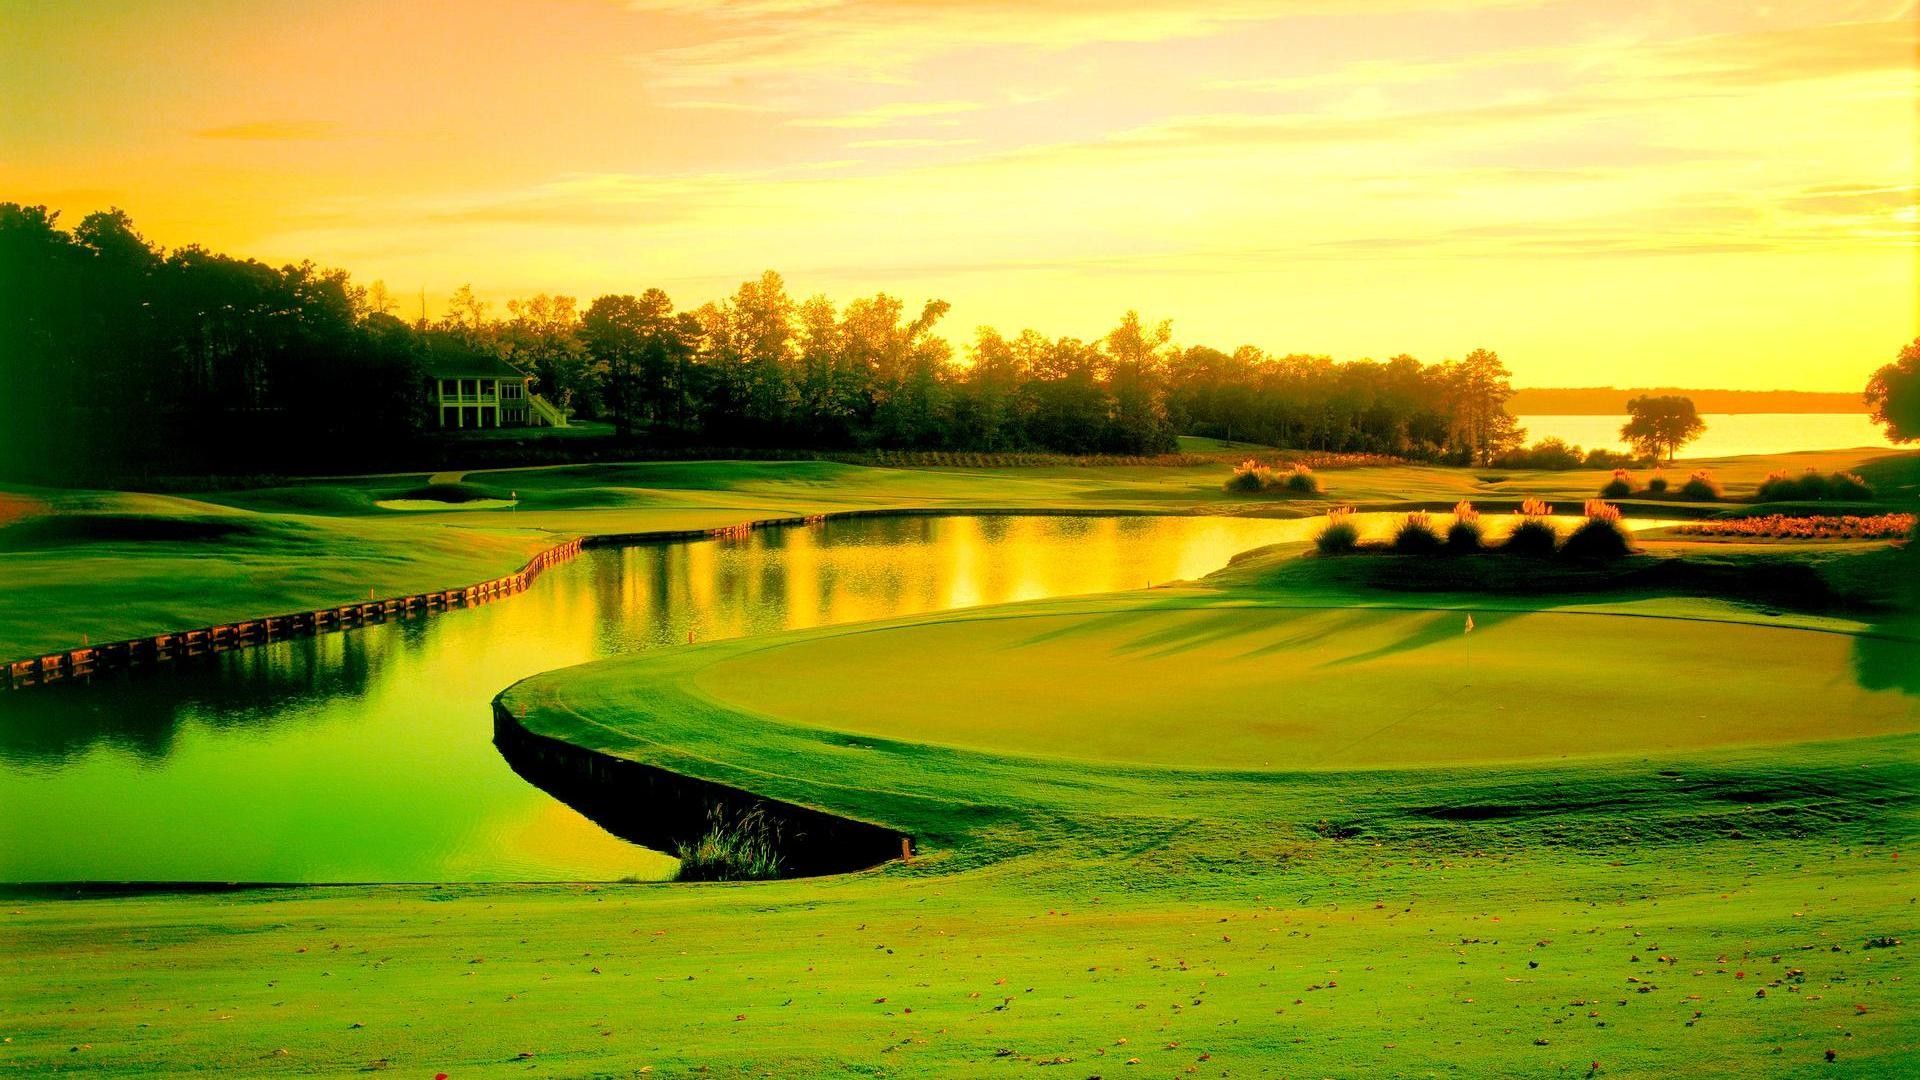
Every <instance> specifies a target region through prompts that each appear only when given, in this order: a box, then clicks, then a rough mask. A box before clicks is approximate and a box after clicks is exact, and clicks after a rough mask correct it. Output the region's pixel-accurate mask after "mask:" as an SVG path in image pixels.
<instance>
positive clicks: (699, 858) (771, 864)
mask: <svg viewBox="0 0 1920 1080" xmlns="http://www.w3.org/2000/svg"><path fill="white" fill-rule="evenodd" d="M673 856H674V858H676V859H679V860H680V869H679V870H678V872H676V873H675V874H674V880H675V881H764V880H767V879H768V878H776V877H779V876H780V826H779V823H778V822H776V821H774V820H773V819H772V818H771V817H769V816H767V814H766V812H765V811H764V810H762V809H761V808H760V807H758V806H756V807H754V808H753V809H751V810H749V811H747V812H746V813H744V814H741V815H739V816H738V817H734V818H731V819H729V818H728V817H727V814H726V811H725V810H723V809H721V808H720V807H718V806H715V807H713V808H712V809H710V810H708V811H707V831H706V832H705V833H704V834H702V835H701V837H700V839H698V840H696V841H694V842H693V843H691V844H684V843H683V844H676V845H674V849H673Z"/></svg>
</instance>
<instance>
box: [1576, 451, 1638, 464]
mask: <svg viewBox="0 0 1920 1080" xmlns="http://www.w3.org/2000/svg"><path fill="white" fill-rule="evenodd" d="M1638 462H1639V459H1637V458H1635V457H1634V456H1633V455H1632V454H1623V453H1621V452H1620V451H1618V450H1608V449H1607V448H1605V447H1600V448H1598V449H1594V450H1589V451H1587V460H1586V466H1587V468H1589V469H1624V468H1627V467H1628V466H1630V465H1635V464H1638Z"/></svg>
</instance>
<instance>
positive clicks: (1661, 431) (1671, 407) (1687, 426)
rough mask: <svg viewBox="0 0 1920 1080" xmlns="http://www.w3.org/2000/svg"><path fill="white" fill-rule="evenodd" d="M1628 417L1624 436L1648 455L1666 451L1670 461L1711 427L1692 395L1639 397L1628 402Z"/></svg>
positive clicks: (1623, 427)
mask: <svg viewBox="0 0 1920 1080" xmlns="http://www.w3.org/2000/svg"><path fill="white" fill-rule="evenodd" d="M1627 416H1628V417H1630V419H1629V420H1628V421H1627V422H1626V424H1624V425H1623V426H1622V427H1621V428H1620V437H1621V438H1623V439H1625V440H1627V441H1628V442H1630V443H1632V444H1633V446H1634V449H1636V450H1638V451H1640V452H1641V453H1642V454H1645V455H1647V456H1648V457H1659V456H1660V454H1661V452H1662V451H1665V452H1666V456H1667V460H1668V461H1672V460H1673V455H1674V453H1675V452H1676V451H1678V450H1679V449H1680V448H1681V447H1682V446H1685V445H1686V444H1688V443H1690V442H1692V441H1693V440H1695V439H1697V438H1699V437H1700V433H1701V432H1703V431H1705V430H1707V422H1706V421H1705V420H1702V419H1700V414H1699V412H1697V411H1696V410H1695V409H1694V407H1693V399H1692V398H1686V397H1677V396H1667V395H1663V396H1660V397H1637V398H1634V399H1633V400H1632V401H1629V402H1627Z"/></svg>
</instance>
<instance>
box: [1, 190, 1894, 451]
mask: <svg viewBox="0 0 1920 1080" xmlns="http://www.w3.org/2000/svg"><path fill="white" fill-rule="evenodd" d="M396 306H397V305H396V304H395V302H394V299H393V297H392V295H391V294H390V293H389V292H388V291H387V288H386V286H385V285H384V284H383V283H380V282H375V283H373V284H372V285H370V286H368V287H366V288H359V287H356V286H355V285H353V284H352V282H351V281H349V280H348V278H347V276H346V274H344V273H342V272H340V271H334V270H326V269H322V268H319V267H316V266H314V265H312V264H310V263H302V264H299V265H290V266H282V267H278V268H275V267H271V266H267V265H265V264H263V263H259V262H255V261H252V260H246V259H234V258H230V257H227V256H224V255H219V254H216V253H213V252H209V251H206V250H204V249H202V248H199V247H191V246H190V247H183V248H179V249H176V250H174V251H171V252H164V251H161V250H160V249H158V248H156V247H155V246H154V245H153V244H151V243H149V242H148V241H147V240H146V239H145V238H144V237H142V236H141V235H140V233H139V232H138V231H137V230H136V229H135V228H134V226H133V222H132V221H131V220H130V219H129V218H128V217H127V215H126V214H125V213H123V212H121V211H119V210H109V211H105V212H103V213H97V214H93V215H89V216H88V217H87V218H86V219H84V220H83V221H82V222H80V224H79V225H78V226H76V227H75V228H73V229H72V230H71V231H68V230H65V229H63V228H62V227H61V225H60V223H59V222H58V221H57V219H56V216H55V215H54V214H51V213H49V212H48V211H47V210H46V209H45V208H43V207H25V206H19V205H15V204H0V366H3V367H4V370H3V371H0V375H4V377H5V380H6V387H7V392H8V394H9V398H10V400H9V415H8V422H7V423H5V424H0V474H4V475H7V476H10V477H17V478H22V479H43V480H44V479H57V480H90V479H92V480H101V479H116V480H125V479H127V478H129V477H132V478H138V477H143V476H161V475H191V474H204V473H208V472H213V473H233V472H235V471H238V470H241V469H244V471H246V472H249V473H267V472H288V473H297V472H316V471H317V472H342V471H350V470H352V469H354V468H356V467H360V466H369V467H370V466H373V465H376V464H378V465H380V466H382V467H389V468H390V467H398V466H401V465H402V464H403V463H405V464H408V465H411V464H412V463H414V462H417V461H420V460H422V459H423V458H432V457H433V456H434V455H439V454H447V453H454V451H451V450H449V449H447V446H448V443H447V440H450V439H459V438H462V436H458V435H445V434H441V433H438V432H432V431H427V430H425V429H426V428H427V427H428V424H427V417H428V413H427V401H426V396H425V390H426V384H425V380H424V378H423V376H422V374H421V370H422V369H421V364H422V361H423V360H424V359H426V358H427V357H428V356H429V354H438V353H441V352H443V351H446V350H461V351H467V352H474V353H481V354H484V355H487V356H490V357H492V358H494V359H497V360H500V361H504V362H506V363H508V364H511V365H513V366H515V367H517V368H518V369H520V370H522V371H525V372H527V373H528V374H530V375H531V376H533V380H534V382H533V385H534V389H535V390H536V391H537V392H539V393H541V394H542V395H543V396H544V397H545V398H546V399H547V400H548V401H550V402H553V403H555V404H557V405H560V406H562V407H565V408H569V409H570V410H571V411H572V412H573V414H574V415H575V416H577V417H581V418H587V419H606V420H610V421H611V422H612V424H613V426H614V429H615V433H616V434H615V435H614V436H613V437H612V438H613V440H614V444H613V445H610V446H604V447H602V448H601V449H599V450H597V451H595V452H603V453H619V452H622V451H624V450H626V449H632V448H644V447H646V446H649V445H661V446H684V445H696V446H739V447H751V446H762V447H795V448H798V447H820V448H867V447H874V448H880V447H909V448H930V449H931V448H953V449H980V450H995V451H1001V450H1015V451H1019V450H1044V451H1056V452H1064V453H1073V454H1096V453H1108V454H1130V455H1134V454H1157V453H1163V452H1167V451H1171V450H1173V449H1174V448H1175V447H1176V446H1177V441H1176V439H1175V435H1176V434H1177V433H1186V434H1195V435H1207V436H1215V437H1219V438H1225V439H1230V440H1234V441H1238V442H1249V443H1263V444H1269V445H1277V446H1284V447H1291V448H1298V449H1304V450H1313V451H1326V452H1370V453H1383V454H1395V455H1401V456H1405V457H1410V458H1417V459H1422V460H1435V461H1448V462H1455V463H1466V462H1470V461H1473V462H1486V461H1490V460H1492V459H1494V458H1496V457H1498V456H1499V455H1501V454H1502V453H1503V452H1506V451H1508V450H1509V449H1510V448H1511V447H1513V446H1514V445H1515V444H1516V443H1517V441H1518V437H1519V432H1518V430H1517V429H1516V427H1515V425H1514V422H1513V418H1512V417H1511V416H1509V415H1508V414H1507V411H1506V400H1507V398H1508V396H1509V395H1510V394H1511V393H1512V390H1511V387H1510V385H1509V380H1508V374H1507V370H1506V368H1505V366H1504V365H1503V364H1502V363H1501V362H1500V358H1499V356H1498V355H1497V354H1495V353H1493V352H1491V351H1489V350H1485V349H1476V350H1474V351H1473V352H1470V353H1468V354H1467V355H1466V356H1464V357H1463V358H1461V359H1460V360H1458V361H1449V362H1445V363H1440V364H1422V363H1421V362H1420V361H1418V360H1416V359H1414V358H1413V357H1411V356H1396V357H1393V358H1392V359H1390V360H1387V361H1385V362H1376V361H1372V360H1356V361H1353V362H1350V363H1335V362H1334V361H1333V359H1332V358H1331V357H1327V356H1310V355H1304V354H1297V353H1296V354H1286V355H1272V354H1268V353H1266V352H1264V351H1262V350H1260V349H1258V348H1255V347H1253V346H1251V345H1242V346H1240V347H1239V348H1236V349H1233V350H1232V351H1230V352H1229V351H1222V350H1219V349H1214V348H1210V347H1207V346H1205V345H1192V346H1181V345H1178V344H1176V343H1175V341H1174V339H1173V328H1172V326H1171V324H1169V323H1166V322H1151V321H1148V320H1144V319H1142V318H1141V317H1140V316H1139V315H1138V314H1137V313H1136V312H1132V311H1129V312H1127V313H1126V314H1125V315H1124V316H1123V317H1122V318H1121V319H1120V321H1119V323H1118V325H1116V326H1115V327H1114V328H1113V329H1112V330H1111V331H1109V332H1108V333H1106V334H1103V335H1101V337H1100V338H1099V339H1097V340H1095V341H1082V340H1079V339H1076V338H1068V337H1049V336H1047V335H1045V334H1042V333H1040V332H1039V331H1036V330H1023V331H1021V332H1020V333H1019V334H1018V335H1003V334H1001V333H1000V332H999V331H997V330H994V329H992V328H990V327H982V328H980V329H979V330H977V331H976V333H975V334H974V335H973V339H972V342H971V343H970V344H969V345H968V346H966V347H965V348H964V349H963V350H961V352H960V354H959V355H956V353H955V350H954V348H953V347H952V346H951V345H950V344H949V343H948V342H947V340H946V339H945V338H943V337H941V336H940V335H939V334H938V333H936V328H937V326H938V324H939V323H940V321H941V319H942V318H944V317H945V315H946V314H947V304H946V302H945V301H943V300H927V301H925V302H923V303H921V304H919V305H918V307H911V306H909V305H908V304H907V303H906V302H904V301H902V300H901V299H899V298H897V297H894V296H890V295H888V294H886V293H880V294H877V295H874V296H870V297H862V298H859V299H855V300H853V301H851V302H849V303H847V304H846V305H845V306H844V307H838V306H836V305H835V304H834V303H833V302H832V301H831V300H829V299H827V298H826V297H823V296H813V297H809V298H807V299H805V300H802V301H799V302H795V301H794V299H793V298H792V297H791V296H790V295H789V294H788V292H787V288H786V284H785V282H784V281H782V279H781V278H780V275H779V274H776V273H774V272H772V271H767V272H765V273H763V274H761V275H760V276H758V277H756V278H754V279H752V280H750V281H747V282H745V283H743V284H742V285H741V286H740V287H739V288H738V289H737V290H736V291H735V292H734V293H733V294H732V295H731V296H730V297H728V298H727V299H725V300H722V301H719V302H716V303H709V304H706V305H704V306H702V307H700V308H698V309H697V310H694V311H691V312H676V311H675V309H674V305H673V302H672V300H671V299H670V298H669V297H668V296H667V294H666V293H664V292H662V291H660V290H659V289H647V290H644V291H643V292H641V293H640V294H638V295H634V294H627V293H620V294H610V295H607V296H602V297H599V298H597V299H595V300H594V301H593V302H592V303H591V304H589V305H587V307H586V309H585V310H584V311H581V310H579V309H578V307H577V304H576V302H575V300H574V299H573V298H572V297H568V296H559V295H551V294H546V293H542V294H539V295H536V296H533V297H531V298H528V299H524V300H513V301H509V302H508V303H506V304H505V305H504V308H505V315H506V317H505V318H497V317H495V315H494V314H493V308H492V306H491V305H490V304H489V303H488V302H486V301H484V300H482V299H480V298H479V296H478V295H477V294H476V293H475V291H474V289H473V288H472V287H470V286H465V285H463V286H461V287H460V288H459V289H458V290H456V291H455V292H454V294H453V296H452V298H451V300H450V302H449V304H448V306H447V308H446V309H445V314H444V315H443V316H442V317H441V318H439V319H438V320H435V321H431V322H429V321H428V320H427V319H426V318H425V316H424V313H422V317H421V318H420V319H419V321H417V322H414V323H412V324H411V325H410V324H408V323H406V322H402V321H401V320H400V319H397V318H395V317H394V316H393V315H392V314H391V313H390V312H391V311H392V310H393V309H394V308H395V307H396ZM1903 355H1904V354H1903ZM1895 366H1896V367H1898V365H1895ZM1910 368H1911V364H1910V363H1909V364H1908V369H1909V370H1910ZM1897 376H1898V372H1895V373H1894V374H1893V375H1889V377H1888V380H1887V382H1886V386H1887V387H1888V390H1887V395H1886V400H1888V401H1889V402H1892V403H1893V404H1894V405H1895V406H1897V405H1898V404H1899V403H1900V402H1903V401H1908V400H1911V399H1910V398H1909V397H1902V396H1900V395H1902V394H1904V393H1906V391H1905V390H1903V389H1901V387H1905V386H1908V385H1910V384H1911V376H1910V375H1909V376H1906V378H1907V379H1908V381H1907V382H1900V381H1899V377H1897ZM1900 430H1905V431H1912V430H1915V429H1914V428H1913V427H1912V426H1908V427H1904V428H1901V429H1900ZM602 441H603V442H604V441H605V440H602ZM568 445H585V444H584V443H579V442H577V441H575V440H569V441H568ZM509 449H511V444H509ZM547 452H548V453H567V452H570V451H567V450H566V449H565V448H564V447H558V448H554V449H550V450H549V451H547Z"/></svg>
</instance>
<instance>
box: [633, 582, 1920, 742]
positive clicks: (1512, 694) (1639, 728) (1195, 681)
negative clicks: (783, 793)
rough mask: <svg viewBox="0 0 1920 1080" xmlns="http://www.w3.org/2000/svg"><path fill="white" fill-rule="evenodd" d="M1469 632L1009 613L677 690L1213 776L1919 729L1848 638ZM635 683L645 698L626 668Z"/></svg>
mask: <svg viewBox="0 0 1920 1080" xmlns="http://www.w3.org/2000/svg"><path fill="white" fill-rule="evenodd" d="M1464 624H1465V615H1464V614H1463V613H1462V612H1459V611H1451V610H1449V611H1410V610H1378V609H1367V608H1353V609H1344V610H1342V609H1302V608H1289V607H1260V606H1255V607H1221V606H1214V605H1205V604H1197V605H1194V606H1188V607H1177V606H1162V605H1155V604H1153V603H1152V602H1150V601H1149V602H1147V603H1145V604H1139V603H1138V602H1137V601H1136V602H1128V603H1115V604H1111V605H1103V606H1101V607H1099V608H1098V609H1096V610H1093V611H1089V612H1083V613H1076V614H1037V613H1035V614H1028V613H1023V612H1022V611H1021V610H1020V609H1019V608H1013V609H1002V610H1001V611H1000V613H998V614H996V615H993V616H991V617H972V618H969V617H960V618H952V619H948V618H940V619H931V618H930V619H927V620H923V621H915V622H911V623H908V624H905V625H896V626H888V627H883V628H871V627H868V628H851V629H849V630H846V631H843V632H836V633H830V634H826V635H823V636H815V637H808V638H802V639H798V640H793V639H786V640H781V641H777V642H775V643H773V644H769V645H766V646H764V647H761V648H758V649H755V650H753V651H750V652H735V653H730V654H729V655H728V656H726V657H725V658H724V659H720V660H718V661H717V662H714V663H712V664H710V665H708V666H705V667H703V668H700V669H698V673H697V674H696V675H695V676H694V677H693V684H694V686H695V687H697V689H698V691H699V692H700V693H702V694H704V695H706V696H707V697H709V698H710V699H712V700H713V701H715V702H717V703H720V704H723V705H726V706H729V707H732V708H734V709H737V710H739V711H740V712H742V713H747V714H758V715H763V716H767V717H770V718H773V719H777V720H782V721H788V722H792V723H797V724H804V725H808V726H812V727H819V728H829V729H833V730H839V731H849V732H857V733H860V734H864V735H874V736H880V737H884V738H889V739H899V740H907V741H922V742H929V743H937V744H941V745H946V746H955V747H964V748H969V749H977V750H988V751H994V752H1003V753H1015V754H1035V755H1045V756H1054V757H1065V758H1080V759H1088V760H1096V761H1112V762H1130V763H1138V764H1156V765H1174V766H1183V767H1197V768H1220V769H1283V770H1284V769H1303V768H1380V767H1392V766H1407V765H1449V764H1463V763H1469V762H1489V761H1526V760H1535V759H1559V758H1574V757H1591V756H1604V755H1613V754H1626V753H1635V752H1653V751H1661V752H1666V751H1684V750H1697V749H1705V748H1708V747H1715V746H1730V745H1770V744H1778V743H1789V742H1798V741H1805V740H1813V739H1840V738H1851V737H1856V736H1869V735H1881V734H1891V733H1897V732H1904V731H1910V730H1913V728H1914V727H1915V723H1916V705H1915V702H1914V700H1913V699H1912V698H1911V697H1909V696H1907V695H1904V694H1900V693H1896V692H1891V691H1878V692H1875V691H1869V690H1864V689H1862V688H1861V687H1860V686H1859V685H1857V684H1856V683H1855V682H1854V680H1853V679H1852V678H1850V677H1849V676H1848V675H1847V674H1846V672H1847V671H1848V670H1849V659H1848V655H1849V652H1850V650H1851V648H1852V645H1853V639H1852V637H1851V636H1850V635H1847V634H1839V633H1823V632H1815V631H1808V630H1797V629H1784V628H1775V627H1766V626H1755V625H1744V624H1735V623H1725V622H1714V621H1706V620H1699V619H1683V618H1665V617H1658V616H1653V615H1647V616H1634V615H1601V614H1592V613H1581V612H1552V611H1545V612H1481V613H1479V614H1478V615H1477V617H1476V624H1477V628H1476V630H1475V631H1474V632H1473V634H1472V635H1471V636H1469V635H1467V634H1466V633H1464V632H1463V630H1464ZM630 675H631V676H632V677H634V678H635V679H636V680H637V681H639V682H641V683H642V684H644V682H645V678H646V674H645V667H644V662H642V663H640V664H637V665H635V668H634V669H633V670H632V671H631V672H630ZM855 686H857V687H858V688H859V692H858V694H857V695H854V694H851V693H850V688H852V687H855ZM1704 686H1712V687H1714V688H1715V692H1714V693H1712V694H1703V693H1701V692H1700V690H1701V688H1702V687H1704Z"/></svg>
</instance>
